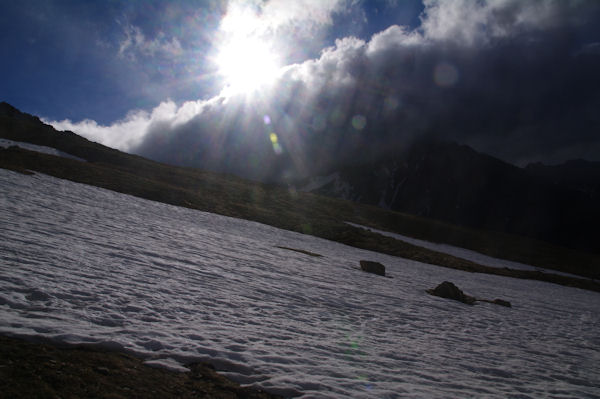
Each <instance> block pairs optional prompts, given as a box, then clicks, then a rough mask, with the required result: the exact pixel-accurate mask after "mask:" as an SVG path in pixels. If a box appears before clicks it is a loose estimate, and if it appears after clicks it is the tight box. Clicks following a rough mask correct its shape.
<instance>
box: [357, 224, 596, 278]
mask: <svg viewBox="0 0 600 399" xmlns="http://www.w3.org/2000/svg"><path fill="white" fill-rule="evenodd" d="M346 224H349V225H350V226H354V227H359V228H362V229H365V230H369V231H372V232H374V233H379V234H381V235H384V236H388V237H392V238H395V239H397V240H400V241H404V242H407V243H409V244H413V245H417V246H419V247H423V248H427V249H431V250H433V251H437V252H442V253H445V254H448V255H452V256H456V257H457V258H462V259H466V260H470V261H471V262H475V263H478V264H480V265H484V266H489V267H498V268H509V269H515V270H534V271H536V270H537V271H542V272H547V273H552V274H558V275H561V276H568V277H577V278H582V279H585V278H586V277H582V276H578V275H576V274H571V273H563V272H559V271H557V270H553V269H544V268H541V267H536V266H531V265H526V264H524V263H519V262H514V261H510V260H506V259H500V258H494V257H492V256H489V255H485V254H482V253H481V252H477V251H473V250H470V249H466V248H461V247H455V246H453V245H450V244H442V243H437V242H431V241H425V240H419V239H418V238H412V237H409V236H405V235H402V234H398V233H391V232H389V231H384V230H378V229H374V228H372V227H369V226H363V225H361V224H357V223H351V222H346Z"/></svg>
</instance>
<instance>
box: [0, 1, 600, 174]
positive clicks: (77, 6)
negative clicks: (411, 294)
mask: <svg viewBox="0 0 600 399" xmlns="http://www.w3.org/2000/svg"><path fill="white" fill-rule="evenodd" d="M599 16H600V4H599V3H598V2H596V1H593V0H577V1H562V0H480V1H472V0H423V1H421V0H370V1H367V0H295V1H291V0H247V1H242V0H229V1H227V0H199V1H177V2H173V1H158V0H155V1H141V0H139V1H119V0H106V1H82V0H79V1H76V0H23V1H18V2H17V1H10V2H4V4H3V10H2V13H1V15H0V33H1V34H0V41H1V43H0V58H1V59H2V62H1V63H0V74H1V76H2V79H1V80H0V100H2V101H7V102H9V103H11V104H12V105H14V106H16V107H17V108H19V109H21V110H23V111H25V112H28V113H31V114H35V115H38V116H40V117H42V118H43V120H44V121H46V122H48V123H51V124H52V125H54V126H55V127H56V128H58V129H62V130H73V131H75V132H76V133H79V134H81V135H83V136H85V137H88V138H90V139H92V140H95V141H99V142H101V143H104V144H106V145H109V146H112V147H116V148H119V149H122V150H125V151H130V152H135V153H139V154H142V155H145V156H150V157H152V158H155V159H159V160H162V161H167V162H172V163H178V164H184V165H191V166H200V167H211V168H214V169H219V170H221V169H225V170H227V171H232V172H239V171H246V170H248V168H250V166H249V165H251V164H252V165H255V164H257V162H256V159H258V158H260V159H263V160H264V159H266V158H269V159H271V158H272V159H271V160H270V161H268V162H266V161H265V162H262V163H261V162H259V163H260V164H261V165H262V166H260V167H261V168H272V167H276V168H283V169H285V170H286V171H288V172H285V173H292V172H289V170H292V169H293V170H294V172H293V173H298V174H300V175H302V174H306V173H316V172H317V170H316V169H315V170H313V169H314V168H312V167H308V166H307V165H320V166H321V167H322V168H323V170H324V169H327V167H331V166H332V165H333V163H335V162H330V161H328V159H330V158H336V157H338V155H339V154H344V155H343V156H341V158H340V162H341V160H343V159H352V158H353V157H354V155H355V154H356V153H357V152H360V153H364V152H365V151H364V150H365V148H368V151H367V152H372V155H373V156H376V154H377V153H378V151H380V150H381V149H382V148H383V149H385V148H390V147H392V148H394V147H401V146H402V145H404V144H405V143H406V142H408V141H410V140H412V139H414V138H417V137H419V136H420V135H433V136H436V137H439V138H442V139H449V140H456V141H458V142H461V143H466V144H469V145H471V146H473V147H475V148H476V149H478V150H480V151H484V152H487V153H490V154H492V155H494V156H497V157H500V158H501V159H504V160H506V161H508V162H512V163H515V164H519V165H524V164H526V163H528V162H534V161H543V162H547V163H558V162H562V161H564V160H566V159H571V158H585V159H590V160H600V138H599V137H598V134H597V132H598V131H599V127H600V121H599V118H598V116H597V114H598V112H597V109H598V107H600V94H599V93H600V83H599V82H600V79H599V78H598V72H597V71H598V70H600V23H599V20H600V17H599ZM267 120H268V121H269V122H270V123H269V124H267V125H266V124H265V121H267ZM357 126H358V127H360V129H357ZM265 129H266V130H268V131H266V132H265ZM240 132H242V133H240ZM352 132H354V133H357V134H351V133H352ZM272 133H274V134H275V135H276V136H272ZM273 137H277V140H276V142H274V141H272V140H271V139H272V138H273ZM225 142H226V143H230V144H231V143H233V145H230V146H229V147H227V148H224V147H223V143H225ZM206 143H211V144H210V145H207V144H206ZM218 143H221V144H218ZM275 144H277V146H278V147H277V148H276V146H275ZM241 148H243V150H241ZM234 149H236V150H235V151H234ZM275 149H277V150H275ZM265 151H266V152H265ZM269 151H271V153H269V155H268V156H267V152H269ZM242 153H252V154H254V155H253V157H254V158H252V157H250V158H252V159H253V160H254V161H253V160H252V159H245V160H244V161H243V162H241V163H239V165H238V164H237V163H236V162H233V161H232V159H234V158H235V159H237V158H239V157H242V158H243V156H242V155H241V154H242ZM261 154H262V155H261ZM261 157H262V158H261ZM283 158H286V161H285V162H284V161H282V159H283ZM315 158H318V159H319V162H315ZM336 159H337V158H336ZM224 164H227V167H225V168H223V167H222V166H223V165H224ZM231 164H236V165H233V166H232V165H231ZM280 164H285V165H286V166H285V167H283V166H281V165H280ZM265 165H266V166H265ZM278 165H279V166H278ZM290 165H291V166H290ZM256 168H258V167H256ZM250 169H251V168H250ZM317 169H318V168H317ZM282 173H283V172H282ZM252 177H256V176H254V175H252ZM258 177H260V176H258Z"/></svg>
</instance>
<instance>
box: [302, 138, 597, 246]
mask: <svg viewBox="0 0 600 399" xmlns="http://www.w3.org/2000/svg"><path fill="white" fill-rule="evenodd" d="M330 176H335V177H334V178H330V179H329V180H323V181H322V183H323V184H320V185H315V186H314V187H312V188H309V189H307V191H310V192H314V193H317V194H321V195H328V196H333V197H341V198H345V199H349V200H353V201H358V202H360V203H364V204H370V205H377V206H381V207H384V208H386V209H390V210H394V211H399V212H405V213H409V214H413V215H417V216H422V217H427V218H433V219H436V220H441V221H445V222H448V223H452V224H457V225H460V226H468V227H473V228H480V229H485V230H494V231H502V232H506V233H509V234H519V235H523V236H528V237H533V238H537V239H542V240H544V241H549V242H553V243H556V244H560V245H566V246H568V247H572V248H578V249H583V250H588V251H597V250H598V248H599V247H600V245H598V244H599V243H600V234H598V232H597V229H596V228H595V226H597V225H598V224H599V223H600V212H599V211H598V209H597V207H596V206H595V202H594V198H593V197H592V196H590V195H588V194H586V193H584V192H582V191H581V190H577V189H576V187H574V186H572V185H567V184H560V183H556V182H552V181H551V179H550V178H548V177H546V178H545V177H543V176H540V175H539V174H535V173H532V172H531V168H529V169H528V168H519V167H517V166H514V165H511V164H508V163H506V162H503V161H501V160H499V159H497V158H494V157H492V156H489V155H487V154H483V153H479V152H477V151H475V150H474V149H472V148H471V147H469V146H466V145H460V144H457V143H452V142H442V141H420V142H416V143H415V144H414V145H412V146H411V147H409V148H408V149H406V150H405V151H404V152H402V153H399V154H398V155H396V156H391V157H388V158H386V159H384V160H380V161H377V162H370V163H365V164H358V165H353V166H349V167H346V168H342V169H340V170H338V171H336V172H335V173H334V174H332V175H330ZM314 182H315V180H313V183H314ZM306 184H307V182H304V186H305V187H306Z"/></svg>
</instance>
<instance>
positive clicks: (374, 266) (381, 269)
mask: <svg viewBox="0 0 600 399" xmlns="http://www.w3.org/2000/svg"><path fill="white" fill-rule="evenodd" d="M360 268H361V269H362V270H363V271H365V272H367V273H373V274H377V275H379V276H385V266H384V265H382V264H381V263H379V262H372V261H370V260H361V261H360Z"/></svg>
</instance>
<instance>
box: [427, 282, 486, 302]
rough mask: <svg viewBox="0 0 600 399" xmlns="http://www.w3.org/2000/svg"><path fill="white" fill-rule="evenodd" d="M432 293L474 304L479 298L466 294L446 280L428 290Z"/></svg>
mask: <svg viewBox="0 0 600 399" xmlns="http://www.w3.org/2000/svg"><path fill="white" fill-rule="evenodd" d="M427 292H428V293H429V294H431V295H435V296H439V297H442V298H448V299H453V300H455V301H459V302H462V303H466V304H467V305H473V304H474V303H475V301H477V299H475V298H474V297H472V296H469V295H466V294H465V293H464V292H462V291H461V290H460V289H459V288H458V287H457V286H455V285H454V284H453V283H451V282H449V281H444V282H443V283H442V284H440V285H438V286H437V287H435V288H434V289H432V290H427Z"/></svg>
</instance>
